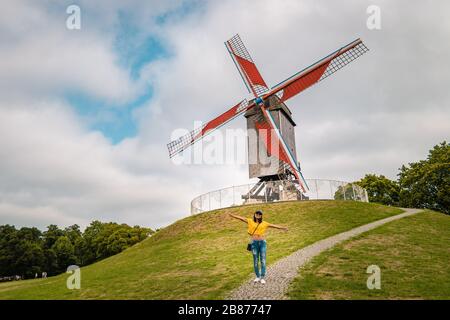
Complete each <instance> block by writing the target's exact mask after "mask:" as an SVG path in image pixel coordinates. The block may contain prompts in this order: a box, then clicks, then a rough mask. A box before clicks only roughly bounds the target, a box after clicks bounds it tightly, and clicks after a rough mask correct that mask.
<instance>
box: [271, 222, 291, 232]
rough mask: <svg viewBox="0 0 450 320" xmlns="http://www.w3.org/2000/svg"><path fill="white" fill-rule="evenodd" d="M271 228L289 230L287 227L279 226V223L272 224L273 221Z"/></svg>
mask: <svg viewBox="0 0 450 320" xmlns="http://www.w3.org/2000/svg"><path fill="white" fill-rule="evenodd" d="M269 228H275V229H280V230H284V231H288V230H289V229H288V228H287V227H283V226H279V225H276V224H272V223H269Z"/></svg>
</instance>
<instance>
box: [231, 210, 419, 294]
mask: <svg viewBox="0 0 450 320" xmlns="http://www.w3.org/2000/svg"><path fill="white" fill-rule="evenodd" d="M403 210H404V211H405V212H404V213H401V214H398V215H395V216H392V217H389V218H385V219H382V220H378V221H375V222H372V223H369V224H366V225H363V226H360V227H357V228H354V229H352V230H349V231H346V232H343V233H339V234H337V235H335V236H332V237H329V238H326V239H323V240H320V241H317V242H315V243H313V244H312V245H309V246H307V247H305V248H303V249H300V250H298V251H296V252H294V253H293V254H291V255H289V256H287V257H285V258H283V259H281V260H279V261H278V262H276V263H275V264H273V265H271V266H269V267H268V268H267V272H266V277H265V279H266V281H267V283H266V284H261V283H254V282H253V279H254V277H255V275H254V274H252V276H251V279H249V280H248V281H247V282H246V283H244V284H243V285H242V286H240V287H239V288H237V289H236V290H234V291H233V292H231V294H230V295H229V296H228V297H227V299H232V300H259V299H263V300H264V299H273V300H280V299H287V297H286V295H285V294H286V291H287V289H288V286H289V284H290V282H291V281H292V280H293V279H294V278H295V277H296V276H297V271H298V268H300V267H302V266H303V265H305V263H307V262H308V261H309V260H310V259H311V258H312V257H314V256H316V255H318V254H319V253H321V252H322V251H324V250H327V249H329V248H331V247H333V246H334V245H336V244H338V243H340V242H342V241H344V240H347V239H350V238H351V237H354V236H357V235H359V234H361V233H363V232H366V231H368V230H371V229H374V228H376V227H378V226H381V225H383V224H385V223H387V222H390V221H393V220H397V219H401V218H403V217H407V216H410V215H413V214H416V213H418V212H420V211H421V210H419V209H403Z"/></svg>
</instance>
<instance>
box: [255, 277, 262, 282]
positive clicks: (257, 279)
mask: <svg viewBox="0 0 450 320" xmlns="http://www.w3.org/2000/svg"><path fill="white" fill-rule="evenodd" d="M259 280H261V279H260V278H258V277H256V278H255V280H253V282H259Z"/></svg>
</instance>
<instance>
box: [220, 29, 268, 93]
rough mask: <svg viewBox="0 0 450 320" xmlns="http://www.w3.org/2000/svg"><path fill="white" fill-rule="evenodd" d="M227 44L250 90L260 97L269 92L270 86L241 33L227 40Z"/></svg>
mask: <svg viewBox="0 0 450 320" xmlns="http://www.w3.org/2000/svg"><path fill="white" fill-rule="evenodd" d="M225 46H226V47H227V50H228V52H229V53H230V55H231V58H232V59H233V61H234V63H235V65H236V68H237V69H238V71H239V73H240V74H241V77H242V80H244V83H245V85H246V86H247V89H248V91H249V92H250V93H253V95H254V96H255V97H259V96H260V95H261V94H263V93H264V92H267V91H268V90H269V88H268V87H267V84H266V82H265V81H264V79H263V78H262V76H261V74H260V73H259V71H258V68H257V67H256V65H255V63H254V61H253V59H252V57H251V56H250V54H249V53H248V51H247V48H246V47H245V45H244V43H243V42H242V40H241V38H240V37H239V35H238V34H236V35H235V36H234V37H233V38H231V39H230V40H228V41H226V42H225Z"/></svg>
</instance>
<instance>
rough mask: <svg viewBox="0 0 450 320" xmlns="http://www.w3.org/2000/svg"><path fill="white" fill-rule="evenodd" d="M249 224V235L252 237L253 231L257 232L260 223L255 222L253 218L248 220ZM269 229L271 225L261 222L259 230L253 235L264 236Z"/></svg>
mask: <svg viewBox="0 0 450 320" xmlns="http://www.w3.org/2000/svg"><path fill="white" fill-rule="evenodd" d="M247 223H248V229H247V232H248V234H249V235H251V234H252V233H253V231H255V228H256V226H258V222H255V221H253V219H252V218H248V219H247ZM268 227H269V223H268V222H266V221H264V220H263V222H261V223H260V224H259V226H258V228H257V229H256V231H255V233H253V234H254V235H258V236H263V235H264V232H265V231H266V229H267V228H268Z"/></svg>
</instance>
